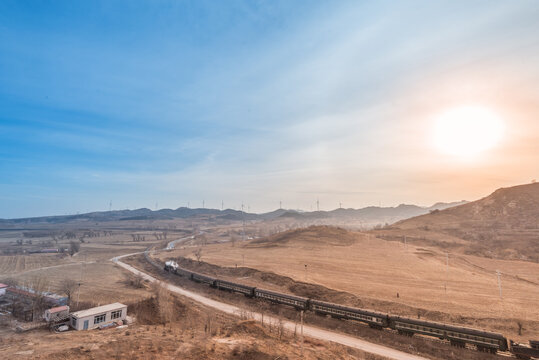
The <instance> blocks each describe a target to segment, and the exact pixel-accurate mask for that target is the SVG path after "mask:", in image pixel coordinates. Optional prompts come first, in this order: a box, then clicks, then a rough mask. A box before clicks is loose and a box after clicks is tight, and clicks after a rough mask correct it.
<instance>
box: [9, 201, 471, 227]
mask: <svg viewBox="0 0 539 360" xmlns="http://www.w3.org/2000/svg"><path fill="white" fill-rule="evenodd" d="M462 203H465V201H460V202H454V203H437V204H435V205H433V206H431V207H420V206H417V205H404V204H401V205H399V206H397V207H376V206H369V207H366V208H362V209H335V210H331V211H314V212H301V211H297V210H286V209H277V210H274V211H271V212H267V213H262V214H254V213H247V212H242V211H239V210H233V209H226V210H218V209H206V208H187V207H179V208H177V209H160V210H151V209H148V208H140V209H135V210H112V211H96V212H90V213H84V214H77V215H55V216H40V217H31V218H18V219H0V224H2V223H3V224H8V223H10V224H22V223H26V224H32V223H47V224H56V223H65V222H72V221H93V222H107V221H128V220H132V221H137V220H170V219H178V218H180V219H185V218H190V217H196V216H213V217H215V218H218V219H223V220H231V221H241V220H274V219H286V218H296V219H298V220H301V219H303V220H307V219H330V218H343V219H344V218H358V217H359V218H365V220H372V219H375V218H381V217H382V218H384V219H397V220H400V219H403V218H406V217H411V216H417V215H421V214H426V213H428V212H429V211H432V210H434V209H445V208H447V207H451V206H456V205H460V204H462ZM397 220H395V221H397Z"/></svg>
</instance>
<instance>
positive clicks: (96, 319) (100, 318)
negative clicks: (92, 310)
mask: <svg viewBox="0 0 539 360" xmlns="http://www.w3.org/2000/svg"><path fill="white" fill-rule="evenodd" d="M102 322H105V314H102V315H97V316H94V324H99V323H102Z"/></svg>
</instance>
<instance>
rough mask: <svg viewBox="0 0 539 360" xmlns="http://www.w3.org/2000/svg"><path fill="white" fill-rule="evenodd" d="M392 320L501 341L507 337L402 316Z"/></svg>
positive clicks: (394, 317)
mask: <svg viewBox="0 0 539 360" xmlns="http://www.w3.org/2000/svg"><path fill="white" fill-rule="evenodd" d="M390 318H391V319H395V320H400V321H404V322H407V323H410V324H416V325H423V326H431V327H437V328H441V329H444V330H449V331H455V332H461V333H466V334H472V335H484V336H489V337H493V338H498V339H500V340H501V339H505V337H504V336H503V335H502V334H500V333H495V332H490V331H485V330H479V329H472V328H467V327H463V326H457V325H450V324H444V323H439V322H435V321H425V320H417V319H411V318H407V317H401V316H391V315H390Z"/></svg>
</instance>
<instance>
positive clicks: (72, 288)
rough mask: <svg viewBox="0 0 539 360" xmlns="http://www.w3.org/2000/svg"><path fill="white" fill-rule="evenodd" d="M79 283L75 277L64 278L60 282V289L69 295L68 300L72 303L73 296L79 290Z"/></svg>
mask: <svg viewBox="0 0 539 360" xmlns="http://www.w3.org/2000/svg"><path fill="white" fill-rule="evenodd" d="M78 285H79V284H78V283H77V282H76V281H75V280H73V279H67V278H66V279H64V280H62V281H61V282H60V291H62V292H63V293H64V294H66V295H67V301H68V303H69V304H71V298H72V297H73V295H74V294H75V292H76V291H77V286H78Z"/></svg>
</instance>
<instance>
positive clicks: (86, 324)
mask: <svg viewBox="0 0 539 360" xmlns="http://www.w3.org/2000/svg"><path fill="white" fill-rule="evenodd" d="M88 321H89V320H84V328H83V330H88Z"/></svg>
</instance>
